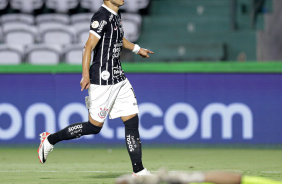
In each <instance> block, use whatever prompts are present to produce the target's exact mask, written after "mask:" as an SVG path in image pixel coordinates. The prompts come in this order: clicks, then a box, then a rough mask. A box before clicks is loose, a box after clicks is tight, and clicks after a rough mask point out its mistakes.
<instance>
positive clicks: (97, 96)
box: [85, 84, 122, 123]
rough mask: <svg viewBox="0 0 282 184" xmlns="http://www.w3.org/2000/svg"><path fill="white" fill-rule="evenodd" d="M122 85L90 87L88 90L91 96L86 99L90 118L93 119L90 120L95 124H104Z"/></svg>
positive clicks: (93, 85) (92, 85)
mask: <svg viewBox="0 0 282 184" xmlns="http://www.w3.org/2000/svg"><path fill="white" fill-rule="evenodd" d="M121 85H122V84H116V85H107V86H106V85H104V86H103V85H95V84H91V85H90V87H89V89H88V94H89V96H88V97H86V98H85V102H86V106H87V108H88V110H89V115H90V116H89V117H91V119H89V120H93V123H96V122H99V123H104V121H105V119H106V117H107V115H108V113H109V112H110V109H111V107H112V105H113V103H114V102H115V99H116V97H117V95H118V92H119V89H120V86H121Z"/></svg>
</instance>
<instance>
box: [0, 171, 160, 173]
mask: <svg viewBox="0 0 282 184" xmlns="http://www.w3.org/2000/svg"><path fill="white" fill-rule="evenodd" d="M29 172H32V173H131V171H31V170H0V173H29ZM150 172H153V173H154V172H159V171H150Z"/></svg>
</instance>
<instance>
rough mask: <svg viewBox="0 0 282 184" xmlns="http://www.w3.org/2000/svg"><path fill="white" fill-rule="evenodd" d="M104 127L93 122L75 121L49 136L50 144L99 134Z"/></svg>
mask: <svg viewBox="0 0 282 184" xmlns="http://www.w3.org/2000/svg"><path fill="white" fill-rule="evenodd" d="M101 129H102V127H98V126H95V125H93V124H92V123H90V122H89V121H88V122H82V123H74V124H71V125H69V126H67V127H66V128H64V129H62V130H60V131H58V132H56V133H54V134H51V135H49V136H48V141H49V142H50V144H52V145H55V144H56V143H58V142H60V141H62V140H70V139H76V138H79V137H81V136H83V135H90V134H98V133H99V132H100V131H101Z"/></svg>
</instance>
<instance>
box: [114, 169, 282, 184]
mask: <svg viewBox="0 0 282 184" xmlns="http://www.w3.org/2000/svg"><path fill="white" fill-rule="evenodd" d="M160 183H168V184H196V183H202V184H282V181H275V180H271V179H268V178H263V177H256V176H246V175H241V174H238V173H232V172H221V171H210V172H187V173H184V172H178V173H177V172H167V171H166V170H161V171H160V172H159V173H158V174H157V175H147V176H143V177H139V178H133V177H131V176H130V175H123V176H121V177H119V178H117V179H116V184H160Z"/></svg>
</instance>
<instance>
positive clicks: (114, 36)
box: [90, 4, 126, 85]
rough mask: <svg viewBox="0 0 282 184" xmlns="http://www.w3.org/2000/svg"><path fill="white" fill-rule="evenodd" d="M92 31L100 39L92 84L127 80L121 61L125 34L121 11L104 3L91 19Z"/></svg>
mask: <svg viewBox="0 0 282 184" xmlns="http://www.w3.org/2000/svg"><path fill="white" fill-rule="evenodd" d="M90 33H92V34H94V35H95V36H96V37H98V38H99V39H100V40H99V42H98V44H97V46H96V47H95V49H94V57H93V62H92V65H91V67H90V81H91V84H98V85H112V84H116V83H118V82H120V81H123V80H125V79H126V77H125V75H124V72H123V70H122V68H121V63H120V52H121V51H122V44H123V35H124V32H123V28H122V23H121V16H120V13H116V12H115V11H113V10H112V9H110V8H108V7H107V6H106V5H104V4H103V5H102V6H101V8H100V9H99V10H98V11H97V12H96V13H95V14H94V16H93V17H92V19H91V25H90Z"/></svg>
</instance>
